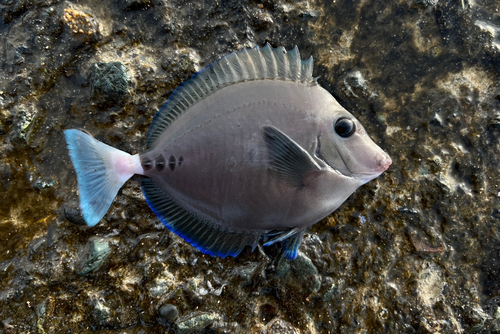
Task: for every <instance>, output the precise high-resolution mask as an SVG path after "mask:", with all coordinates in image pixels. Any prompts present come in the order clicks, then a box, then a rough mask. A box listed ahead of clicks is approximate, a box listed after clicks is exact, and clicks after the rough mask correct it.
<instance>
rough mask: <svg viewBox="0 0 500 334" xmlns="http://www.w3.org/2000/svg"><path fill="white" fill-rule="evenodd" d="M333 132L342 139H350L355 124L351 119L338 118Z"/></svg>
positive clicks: (354, 129)
mask: <svg viewBox="0 0 500 334" xmlns="http://www.w3.org/2000/svg"><path fill="white" fill-rule="evenodd" d="M334 128H335V132H336V133H337V134H338V135H339V136H340V137H342V138H347V137H350V136H351V135H352V134H353V133H354V131H356V124H354V122H353V121H352V119H350V118H347V117H340V118H339V119H338V120H337V122H336V123H335V126H334Z"/></svg>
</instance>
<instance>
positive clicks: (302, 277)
mask: <svg viewBox="0 0 500 334" xmlns="http://www.w3.org/2000/svg"><path fill="white" fill-rule="evenodd" d="M288 274H291V275H290V276H289V279H292V281H296V283H298V284H299V285H301V286H302V287H305V288H306V290H305V291H304V292H306V293H312V292H315V291H318V290H319V289H320V287H321V280H320V276H319V273H318V269H317V268H316V267H315V266H314V264H313V263H312V261H311V259H310V258H308V257H307V256H306V255H305V254H304V253H302V252H301V251H299V252H298V254H297V258H296V259H295V260H293V261H290V260H287V259H286V258H285V257H282V258H281V259H280V260H279V262H278V265H277V267H276V276H278V277H285V276H287V275H288Z"/></svg>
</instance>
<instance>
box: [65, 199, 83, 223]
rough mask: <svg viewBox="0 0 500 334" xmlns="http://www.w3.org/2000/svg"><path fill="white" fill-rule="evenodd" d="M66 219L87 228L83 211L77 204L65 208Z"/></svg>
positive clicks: (70, 204)
mask: <svg viewBox="0 0 500 334" xmlns="http://www.w3.org/2000/svg"><path fill="white" fill-rule="evenodd" d="M63 211H64V217H65V218H66V219H67V220H68V221H70V222H71V223H73V224H76V225H83V226H86V225H87V222H86V221H85V218H83V215H82V211H81V209H80V207H79V206H78V204H77V203H75V202H72V203H67V204H65V205H64V207H63Z"/></svg>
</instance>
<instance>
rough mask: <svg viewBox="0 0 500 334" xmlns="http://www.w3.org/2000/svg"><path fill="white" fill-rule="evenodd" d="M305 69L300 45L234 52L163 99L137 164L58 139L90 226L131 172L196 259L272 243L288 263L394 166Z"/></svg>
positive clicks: (99, 147)
mask: <svg viewBox="0 0 500 334" xmlns="http://www.w3.org/2000/svg"><path fill="white" fill-rule="evenodd" d="M312 69H313V61H312V57H311V58H309V59H308V60H305V61H303V60H301V59H300V55H299V51H298V49H297V47H295V48H294V49H293V50H292V51H290V52H288V53H287V52H286V50H285V49H284V48H272V47H270V46H269V45H266V46H265V47H264V48H259V47H255V48H253V49H245V50H242V51H240V52H237V53H232V54H230V55H228V56H226V57H224V58H222V59H221V60H219V61H216V62H214V63H213V64H212V65H210V66H208V67H207V68H205V69H204V70H202V71H200V72H199V73H197V74H196V75H194V76H193V78H191V79H190V80H189V81H187V82H186V83H184V84H183V85H182V86H180V87H179V88H177V90H176V91H175V92H174V93H172V95H171V96H170V97H169V99H168V100H167V102H165V104H164V105H163V106H162V107H161V109H160V110H159V111H158V113H157V114H156V116H155V118H154V120H153V123H152V125H151V127H150V129H149V132H148V135H147V143H146V144H147V149H146V150H145V151H144V152H142V153H139V154H136V155H129V154H128V153H125V152H122V151H120V150H117V149H115V148H112V147H110V146H108V145H106V144H103V143H101V142H99V141H97V140H95V139H94V138H92V137H91V136H89V135H87V134H85V133H83V132H81V131H78V130H66V131H65V136H66V141H67V143H68V148H69V152H70V156H71V159H72V162H73V165H74V167H75V169H76V173H77V179H78V188H79V192H80V206H81V209H82V213H83V216H84V218H85V220H86V222H87V223H88V225H90V226H93V225H95V224H97V223H98V222H99V221H100V220H101V219H102V217H103V216H104V215H105V214H106V212H107V210H108V209H109V207H110V205H111V203H112V201H113V199H114V197H115V196H116V194H117V192H118V190H119V189H120V187H121V186H122V185H123V184H124V183H125V182H126V181H127V180H128V179H129V178H130V177H131V176H132V175H134V174H140V175H144V176H145V177H144V179H143V180H142V189H143V192H144V195H145V197H146V200H147V202H148V204H149V206H150V207H151V209H152V210H153V211H154V213H155V214H156V215H157V216H158V217H159V218H160V219H161V221H162V222H163V223H164V224H165V226H166V227H167V228H169V229H170V230H171V231H173V232H175V233H176V234H178V235H179V236H181V237H182V238H184V240H186V241H187V242H189V243H190V244H192V245H193V246H195V247H196V248H198V249H199V250H201V251H202V252H203V253H205V254H210V255H217V256H221V257H226V256H228V255H231V256H237V255H238V254H239V253H240V252H241V251H242V250H243V248H245V246H247V245H249V246H251V247H252V250H253V249H255V247H256V245H258V243H259V242H263V244H264V245H265V246H267V245H271V244H274V243H276V242H281V244H282V247H283V249H284V252H285V255H286V257H287V258H288V259H295V257H296V256H297V251H298V248H299V246H300V243H301V241H302V236H303V234H304V231H305V230H306V229H307V228H308V227H309V226H311V225H313V224H315V223H317V222H318V221H320V220H321V219H323V218H325V217H326V216H327V215H329V214H330V213H331V212H333V211H334V210H336V209H337V208H338V207H339V206H340V205H341V204H342V203H343V202H344V201H345V200H346V199H347V198H348V197H349V196H350V195H351V194H352V193H353V192H354V191H355V190H356V189H357V188H358V187H359V186H361V185H363V184H364V183H366V182H368V181H370V180H372V179H374V178H375V177H377V176H378V175H380V174H381V173H382V172H384V171H385V170H386V169H387V168H388V167H389V166H390V164H391V163H392V161H391V158H390V157H389V155H387V154H386V153H385V152H384V151H382V149H380V148H379V147H378V146H377V145H376V144H375V143H374V142H373V141H372V140H371V139H370V137H369V136H368V135H367V134H366V131H365V129H364V128H363V126H362V125H361V123H359V121H358V120H357V119H356V118H354V117H353V116H352V115H351V114H350V113H349V112H348V111H347V110H345V109H344V108H342V106H340V104H339V103H338V102H337V101H336V100H335V99H334V98H333V97H332V96H331V95H330V94H329V93H328V92H327V91H326V90H325V89H323V88H321V87H320V86H319V85H318V83H317V81H316V79H315V78H313V77H312Z"/></svg>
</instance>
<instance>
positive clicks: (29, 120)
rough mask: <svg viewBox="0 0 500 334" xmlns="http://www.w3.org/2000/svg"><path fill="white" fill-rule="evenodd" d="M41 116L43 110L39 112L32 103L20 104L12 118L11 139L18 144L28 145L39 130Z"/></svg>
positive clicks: (42, 116)
mask: <svg viewBox="0 0 500 334" xmlns="http://www.w3.org/2000/svg"><path fill="white" fill-rule="evenodd" d="M43 118H44V114H43V112H39V111H38V110H37V109H36V108H35V107H34V106H33V105H28V106H21V107H20V108H19V109H18V110H17V113H16V116H15V118H14V124H15V130H14V138H13V141H14V142H15V143H16V144H18V145H29V144H30V143H31V142H32V141H33V140H34V138H35V137H36V135H37V133H38V131H39V130H40V126H41V123H42V122H43Z"/></svg>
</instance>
